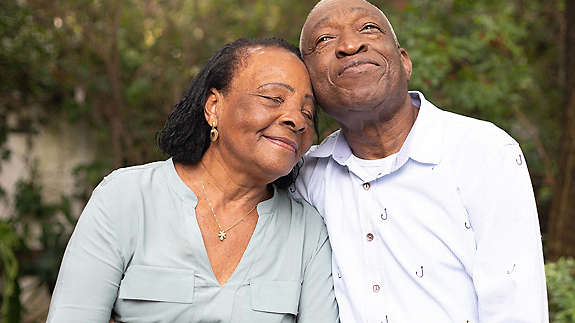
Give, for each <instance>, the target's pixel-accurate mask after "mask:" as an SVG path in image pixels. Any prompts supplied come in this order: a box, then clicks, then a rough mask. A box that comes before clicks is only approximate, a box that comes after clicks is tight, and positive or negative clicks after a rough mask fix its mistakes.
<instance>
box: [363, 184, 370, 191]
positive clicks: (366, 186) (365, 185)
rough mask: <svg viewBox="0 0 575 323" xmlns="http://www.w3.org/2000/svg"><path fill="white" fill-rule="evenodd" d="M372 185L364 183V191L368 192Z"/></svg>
mask: <svg viewBox="0 0 575 323" xmlns="http://www.w3.org/2000/svg"><path fill="white" fill-rule="evenodd" d="M370 186H371V185H369V183H363V189H364V190H366V191H368V190H369V188H370Z"/></svg>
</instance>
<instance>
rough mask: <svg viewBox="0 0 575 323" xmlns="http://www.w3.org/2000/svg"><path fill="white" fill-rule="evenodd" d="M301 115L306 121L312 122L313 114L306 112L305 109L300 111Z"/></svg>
mask: <svg viewBox="0 0 575 323" xmlns="http://www.w3.org/2000/svg"><path fill="white" fill-rule="evenodd" d="M301 113H302V114H303V115H304V116H305V117H306V118H307V119H308V120H311V121H313V112H311V111H309V110H306V109H302V110H301Z"/></svg>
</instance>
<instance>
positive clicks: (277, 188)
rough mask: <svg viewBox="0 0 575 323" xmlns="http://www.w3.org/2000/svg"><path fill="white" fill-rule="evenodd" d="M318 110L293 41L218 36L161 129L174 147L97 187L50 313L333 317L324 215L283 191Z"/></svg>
mask: <svg viewBox="0 0 575 323" xmlns="http://www.w3.org/2000/svg"><path fill="white" fill-rule="evenodd" d="M315 115H316V111H315V100H314V97H313V93H312V88H311V83H310V80H309V77H308V73H307V71H306V68H305V66H304V64H303V63H302V60H301V57H300V54H299V51H298V49H297V48H295V47H294V46H292V45H290V44H288V43H286V42H285V41H283V40H279V39H274V38H272V39H259V40H246V39H240V40H238V41H235V42H233V43H230V44H228V45H226V46H224V47H223V48H222V49H221V50H219V51H218V52H217V53H216V54H215V55H214V56H213V57H212V58H211V59H210V60H209V62H208V63H207V65H206V66H205V67H204V68H203V70H202V71H201V72H200V73H199V75H198V76H197V77H196V78H195V79H194V81H193V82H192V85H191V87H190V89H189V90H188V92H187V93H186V94H185V95H184V98H183V99H182V100H181V102H180V103H178V104H177V105H176V107H175V108H174V111H173V112H172V113H171V115H170V117H169V118H168V121H167V123H166V126H165V128H164V129H163V130H162V131H161V133H160V135H159V145H160V148H161V149H162V150H163V151H164V152H166V153H167V154H169V155H170V156H171V158H170V159H168V160H167V161H161V162H155V163H151V164H146V165H142V166H136V167H129V168H124V169H120V170H117V171H115V172H113V173H112V174H110V175H109V176H107V177H106V178H105V179H104V180H103V181H102V183H100V185H99V186H98V187H97V188H96V189H95V190H94V193H93V194H92V197H91V199H90V201H89V202H88V204H87V205H86V208H85V209H84V211H83V213H82V215H81V217H80V219H79V221H78V224H77V226H76V229H75V231H74V234H73V235H72V238H71V240H70V242H69V244H68V247H67V250H66V253H65V256H64V259H63V262H62V266H61V268H60V274H59V277H58V282H57V284H56V289H55V291H54V295H53V298H52V303H51V306H50V314H49V317H48V322H82V323H88V322H108V320H109V319H110V317H111V318H112V319H113V320H115V321H116V322H139V323H142V322H250V323H255V322H260V323H268V322H269V323H272V322H310V323H318V322H322V323H323V322H336V321H338V312H337V304H336V302H335V297H334V291H333V282H332V277H331V249H330V246H329V241H328V238H327V233H326V229H325V227H324V224H323V221H322V219H321V218H320V217H319V216H318V214H317V212H316V211H315V209H313V208H312V207H311V206H309V205H308V204H306V203H305V202H302V201H298V200H293V199H291V198H290V196H289V194H288V193H287V192H286V191H285V188H286V187H287V186H288V185H289V184H290V183H291V182H292V181H293V179H294V176H295V175H296V174H295V172H296V170H294V166H295V165H296V163H297V162H298V160H300V158H301V157H302V155H303V154H304V153H305V152H306V150H308V149H309V147H310V146H311V144H312V140H313V137H314V133H315V132H314V124H315Z"/></svg>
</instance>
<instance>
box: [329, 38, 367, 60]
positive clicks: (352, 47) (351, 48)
mask: <svg viewBox="0 0 575 323" xmlns="http://www.w3.org/2000/svg"><path fill="white" fill-rule="evenodd" d="M366 50H367V44H366V43H365V41H364V40H363V39H362V37H361V36H360V35H358V34H356V33H354V32H344V33H342V34H341V35H340V37H339V41H338V44H337V47H336V53H335V54H336V56H337V58H343V57H346V56H352V55H355V54H358V53H361V52H365V51H366Z"/></svg>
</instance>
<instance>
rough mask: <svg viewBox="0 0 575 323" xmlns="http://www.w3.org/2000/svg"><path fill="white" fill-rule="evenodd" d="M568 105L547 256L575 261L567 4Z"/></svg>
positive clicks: (574, 86)
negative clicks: (569, 258)
mask: <svg viewBox="0 0 575 323" xmlns="http://www.w3.org/2000/svg"><path fill="white" fill-rule="evenodd" d="M564 21H565V24H566V27H565V37H564V39H565V40H564V42H565V45H564V51H565V56H564V58H565V74H564V77H565V87H564V92H565V101H564V104H563V105H562V106H563V111H562V114H563V115H564V118H563V136H562V139H561V154H560V157H559V158H560V159H559V172H558V176H557V185H556V187H555V191H554V192H553V193H554V199H553V205H552V208H551V214H550V218H549V221H550V222H549V242H548V249H547V250H548V254H547V256H549V257H551V258H552V259H556V258H559V257H560V256H562V255H565V256H571V257H575V235H574V234H573V232H575V2H574V1H570V0H567V1H565V18H564Z"/></svg>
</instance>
